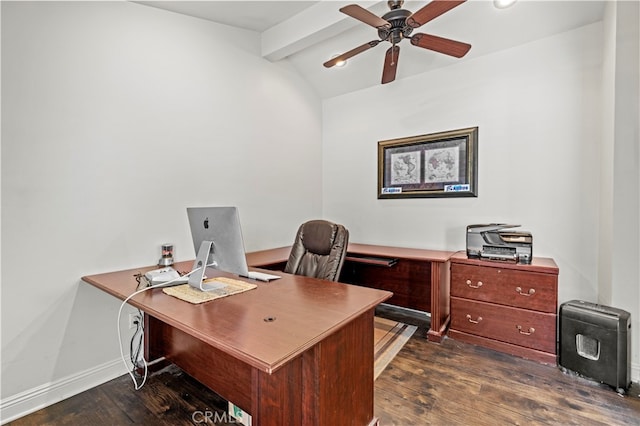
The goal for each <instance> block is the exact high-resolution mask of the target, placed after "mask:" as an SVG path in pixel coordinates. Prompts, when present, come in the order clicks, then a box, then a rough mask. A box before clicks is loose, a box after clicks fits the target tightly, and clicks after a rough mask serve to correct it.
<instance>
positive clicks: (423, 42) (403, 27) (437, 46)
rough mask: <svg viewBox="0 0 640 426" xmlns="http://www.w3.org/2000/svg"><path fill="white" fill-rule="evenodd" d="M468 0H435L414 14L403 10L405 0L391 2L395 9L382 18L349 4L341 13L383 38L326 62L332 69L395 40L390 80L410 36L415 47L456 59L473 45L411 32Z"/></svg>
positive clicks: (385, 74)
mask: <svg viewBox="0 0 640 426" xmlns="http://www.w3.org/2000/svg"><path fill="white" fill-rule="evenodd" d="M465 1H466V0H459V1H454V0H433V1H432V2H430V3H428V4H427V5H426V6H424V7H422V8H421V9H418V10H417V11H415V12H414V13H411V12H410V11H408V10H406V9H402V5H403V4H404V1H403V0H399V1H388V2H387V4H388V5H389V9H391V10H390V11H389V12H387V13H385V14H384V15H382V17H378V16H376V15H374V14H373V13H371V12H369V11H368V10H367V9H364V8H363V7H361V6H358V5H357V4H351V5H348V6H345V7H343V8H341V9H340V12H342V13H344V14H346V15H349V16H351V17H352V18H355V19H357V20H359V21H361V22H364V23H365V24H367V25H371V26H372V27H374V28H377V29H378V37H379V40H373V41H370V42H368V43H365V44H363V45H361V46H358V47H356V48H355V49H351V50H349V51H348V52H345V53H343V54H342V55H339V56H336V57H334V58H332V59H330V60H328V61H327V62H325V63H324V64H323V65H324V66H325V67H327V68H331V67H333V66H334V65H336V64H338V63H342V62H344V61H346V60H347V59H349V58H351V57H353V56H355V55H357V54H359V53H362V52H364V51H366V50H369V49H371V48H372V47H376V46H377V45H378V44H379V43H380V42H381V41H388V42H389V43H391V47H390V48H389V49H387V53H386V54H385V57H384V68H383V69H382V84H385V83H389V82H391V81H393V80H395V78H396V70H397V68H398V55H399V53H400V47H399V46H398V43H400V42H401V41H402V40H403V39H405V38H408V39H409V40H410V41H411V44H413V45H414V46H418V47H422V48H423V49H428V50H433V51H435V52H440V53H444V54H445V55H450V56H453V57H456V58H462V57H463V56H464V55H466V54H467V52H468V51H469V49H471V45H470V44H467V43H462V42H459V41H455V40H450V39H448V38H443V37H438V36H435V35H431V34H424V33H416V34H413V35H411V33H412V32H413V30H414V29H416V28H418V27H420V26H422V25H424V24H426V23H427V22H429V21H431V20H433V19H435V18H437V17H438V16H440V15H442V14H444V13H446V12H448V11H450V10H451V9H453V8H454V7H456V6H459V5H461V4H462V3H464V2H465Z"/></svg>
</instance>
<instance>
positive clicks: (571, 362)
mask: <svg viewBox="0 0 640 426" xmlns="http://www.w3.org/2000/svg"><path fill="white" fill-rule="evenodd" d="M559 316H560V350H559V353H560V360H559V364H560V366H561V367H563V368H565V369H568V370H571V371H574V372H576V373H578V374H580V375H582V376H584V377H589V378H592V379H595V380H598V381H599V382H601V383H605V384H608V385H609V386H613V387H614V388H615V389H616V391H618V392H619V393H621V394H624V393H626V391H627V390H628V389H629V386H630V385H631V315H630V314H629V313H628V312H626V311H623V310H622V309H616V308H612V307H609V306H603V305H598V304H596V303H590V302H584V301H582V300H572V301H570V302H566V303H563V304H562V305H560V315H559Z"/></svg>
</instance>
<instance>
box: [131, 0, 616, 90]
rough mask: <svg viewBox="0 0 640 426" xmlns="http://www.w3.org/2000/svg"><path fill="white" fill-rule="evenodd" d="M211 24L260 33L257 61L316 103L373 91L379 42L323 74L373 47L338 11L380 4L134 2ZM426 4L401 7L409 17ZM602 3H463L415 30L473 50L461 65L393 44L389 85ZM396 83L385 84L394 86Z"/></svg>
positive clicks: (544, 32)
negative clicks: (336, 59) (338, 59)
mask: <svg viewBox="0 0 640 426" xmlns="http://www.w3.org/2000/svg"><path fill="white" fill-rule="evenodd" d="M137 3H141V4H145V5H148V6H153V7H158V8H161V9H166V10H170V11H173V12H177V13H182V14H185V15H190V16H194V17H198V18H202V19H207V20H210V21H213V22H218V23H222V24H226V25H231V26H235V27H240V28H244V29H248V30H251V31H256V32H258V33H260V35H261V39H262V56H263V57H265V58H266V59H268V60H270V61H279V60H283V59H285V58H286V60H288V61H290V62H291V64H292V65H293V66H294V67H295V68H296V69H298V71H299V72H300V73H301V74H302V75H303V76H304V77H305V78H306V79H307V80H308V81H309V82H310V84H311V85H312V86H313V87H314V88H315V90H316V91H317V93H318V94H319V96H320V97H321V98H323V99H324V98H329V97H333V96H337V95H341V94H345V93H348V92H352V91H355V90H360V89H364V88H367V87H371V86H375V85H379V84H380V80H381V76H382V66H383V62H384V54H385V51H386V50H387V48H388V47H389V46H390V44H389V43H387V42H383V43H380V44H379V45H378V46H376V47H374V48H371V49H369V50H367V51H366V52H363V53H361V54H359V55H357V56H354V57H353V58H351V59H350V60H349V61H348V62H347V65H346V66H344V67H341V68H337V67H333V68H325V67H323V66H322V64H323V63H324V62H325V61H327V60H328V59H330V58H331V57H333V56H335V55H338V54H341V53H343V52H345V51H348V50H350V49H352V48H355V47H357V46H360V45H362V44H363V43H366V42H368V41H372V40H377V39H378V37H377V30H376V29H375V28H373V27H371V26H368V25H366V24H364V23H362V22H360V21H358V20H356V19H353V18H351V17H349V16H347V15H345V14H343V13H341V12H339V10H338V9H340V8H341V7H343V6H345V5H347V4H354V3H356V4H358V5H360V6H362V7H364V8H366V9H368V10H369V11H371V12H372V13H374V14H375V15H378V16H381V15H383V14H384V13H386V12H387V11H389V7H388V5H387V2H386V1H333V0H325V1H270V0H264V1H140V2H137ZM427 3H428V1H405V3H404V5H403V8H404V9H407V10H409V11H411V12H414V11H416V10H418V9H420V8H421V7H423V6H424V5H426V4H427ZM604 6H605V1H591V0H587V1H579V0H568V1H560V0H553V1H547V0H519V1H518V2H517V3H516V4H515V5H513V6H511V7H510V8H507V9H497V8H496V7H494V4H493V2H492V1H489V0H470V1H467V2H466V3H463V4H461V5H460V6H458V7H456V8H454V9H452V10H451V11H449V12H447V13H445V14H443V15H441V16H439V17H438V18H436V19H434V20H433V21H431V22H428V23H427V24H425V25H423V26H422V27H420V29H419V31H420V32H423V33H428V34H433V35H438V36H441V37H446V38H451V39H454V40H458V41H462V42H466V43H469V44H471V45H472V48H471V50H470V51H469V53H468V54H467V55H466V56H464V57H463V58H461V59H456V58H453V57H450V56H447V55H443V54H440V53H436V52H433V51H429V50H425V49H421V48H419V47H416V46H413V45H411V43H410V42H409V40H404V41H402V42H401V43H400V44H399V47H400V58H399V61H398V70H397V75H396V81H398V80H401V79H403V78H407V77H410V76H413V75H416V74H419V73H423V72H426V71H429V70H431V69H435V68H438V67H446V66H448V65H451V64H454V63H456V62H457V61H468V60H472V59H473V58H475V57H478V56H481V55H486V54H489V53H492V52H496V51H499V50H503V49H508V48H510V47H514V46H517V45H521V44H524V43H527V42H530V41H533V40H537V39H540V38H544V37H548V36H551V35H554V34H558V33H562V32H565V31H569V30H572V29H574V28H578V27H581V26H584V25H587V24H591V23H593V22H597V21H600V20H602V17H603V14H604ZM394 83H395V82H392V83H389V85H393V84H394Z"/></svg>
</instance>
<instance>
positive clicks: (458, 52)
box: [411, 33, 471, 58]
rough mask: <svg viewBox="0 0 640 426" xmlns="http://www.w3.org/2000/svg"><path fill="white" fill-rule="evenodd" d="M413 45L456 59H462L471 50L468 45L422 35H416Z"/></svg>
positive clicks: (413, 38)
mask: <svg viewBox="0 0 640 426" xmlns="http://www.w3.org/2000/svg"><path fill="white" fill-rule="evenodd" d="M411 44H413V45H414V46H418V47H422V48H423V49H429V50H433V51H436V52H440V53H444V54H445V55H449V56H454V57H456V58H462V57H463V56H464V55H466V54H467V52H468V51H469V49H471V45H470V44H467V43H462V42H460V41H455V40H450V39H448V38H442V37H438V36H434V35H431V34H422V33H417V34H414V35H413V37H411Z"/></svg>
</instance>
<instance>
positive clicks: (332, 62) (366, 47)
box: [323, 40, 381, 68]
mask: <svg viewBox="0 0 640 426" xmlns="http://www.w3.org/2000/svg"><path fill="white" fill-rule="evenodd" d="M380 41H381V40H373V41H370V42H368V43H365V44H363V45H361V46H358V47H356V48H355V49H351V50H349V51H348V52H344V53H343V54H342V55H339V56H336V57H335V58H331V59H329V60H328V61H327V62H325V63H324V64H323V65H324V66H325V67H326V68H331V67H332V66H334V65H335V64H337V63H338V62H342V61H346V60H347V59H349V58H351V57H352V56H356V55H357V54H358V53H362V52H364V51H365V50H369V49H371V48H372V47H376V46H377V45H378V43H380Z"/></svg>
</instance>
